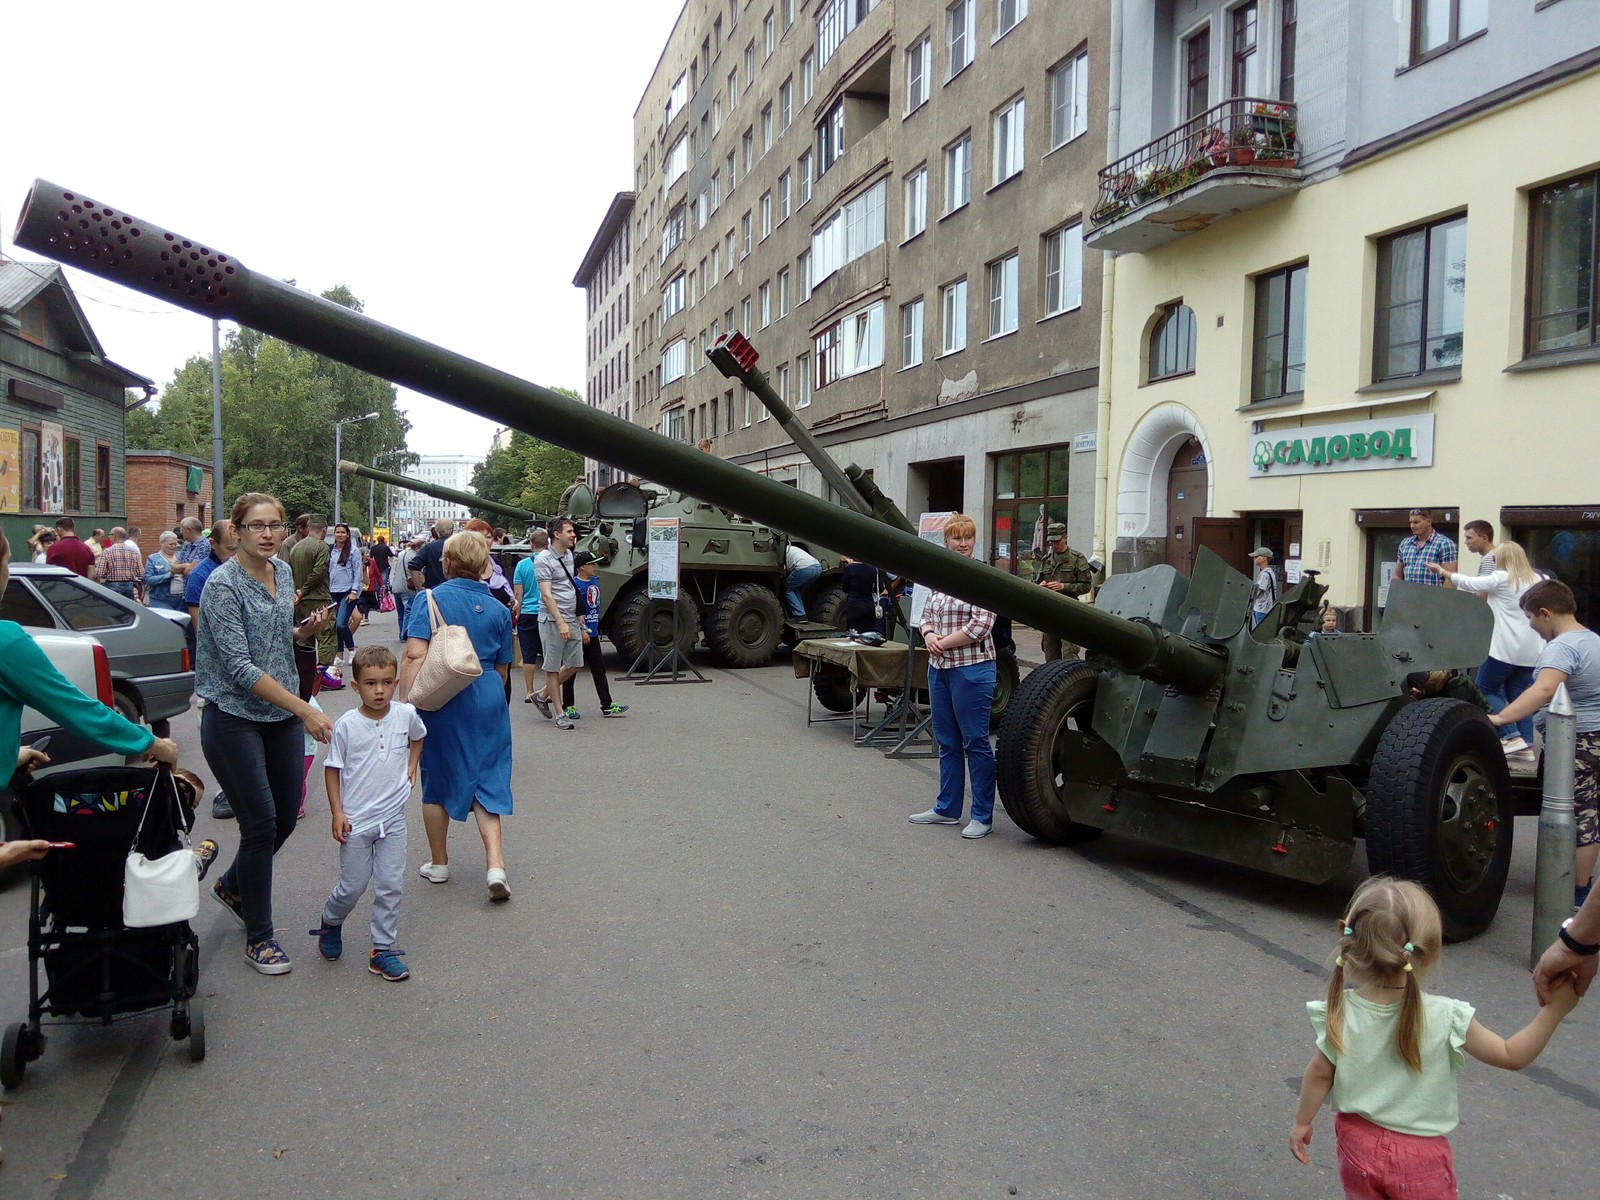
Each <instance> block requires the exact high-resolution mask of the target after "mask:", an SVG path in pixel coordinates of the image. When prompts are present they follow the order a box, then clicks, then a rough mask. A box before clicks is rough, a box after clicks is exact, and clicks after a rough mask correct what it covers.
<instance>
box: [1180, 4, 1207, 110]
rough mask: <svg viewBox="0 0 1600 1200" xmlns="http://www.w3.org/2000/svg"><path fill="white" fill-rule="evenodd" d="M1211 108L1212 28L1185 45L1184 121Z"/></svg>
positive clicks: (1191, 36) (1188, 39)
mask: <svg viewBox="0 0 1600 1200" xmlns="http://www.w3.org/2000/svg"><path fill="white" fill-rule="evenodd" d="M1210 107H1211V27H1210V26H1209V25H1207V26H1206V27H1205V28H1203V29H1201V30H1200V31H1199V32H1197V33H1194V34H1191V35H1190V36H1189V37H1188V38H1186V39H1185V40H1184V43H1183V119H1184V120H1185V121H1188V120H1192V119H1194V118H1195V117H1198V116H1199V115H1200V114H1201V113H1203V112H1205V110H1206V109H1208V108H1210Z"/></svg>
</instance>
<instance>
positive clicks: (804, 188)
mask: <svg viewBox="0 0 1600 1200" xmlns="http://www.w3.org/2000/svg"><path fill="white" fill-rule="evenodd" d="M795 169H796V170H798V171H799V172H800V204H801V205H802V206H804V205H805V202H806V201H807V200H809V199H811V151H809V150H807V151H806V152H805V153H804V154H802V155H801V156H800V161H799V162H798V163H797V164H796V166H795Z"/></svg>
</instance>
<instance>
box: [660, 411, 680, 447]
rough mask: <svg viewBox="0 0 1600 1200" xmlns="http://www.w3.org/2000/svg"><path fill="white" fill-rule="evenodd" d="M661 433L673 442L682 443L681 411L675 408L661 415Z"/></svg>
mask: <svg viewBox="0 0 1600 1200" xmlns="http://www.w3.org/2000/svg"><path fill="white" fill-rule="evenodd" d="M661 433H662V436H663V437H669V438H671V439H672V440H673V441H675V442H681V441H683V409H681V408H675V409H673V410H672V411H671V412H668V413H662V414H661Z"/></svg>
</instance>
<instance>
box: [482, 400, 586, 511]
mask: <svg viewBox="0 0 1600 1200" xmlns="http://www.w3.org/2000/svg"><path fill="white" fill-rule="evenodd" d="M555 390H556V391H558V392H560V393H561V394H562V395H563V396H569V397H571V398H572V399H573V400H575V401H577V402H578V403H580V404H581V403H582V402H583V399H582V397H581V396H579V395H578V393H577V392H574V391H572V390H571V389H569V388H556V389H555ZM582 474H583V455H581V454H574V453H573V452H572V451H571V450H563V449H562V448H561V447H560V446H555V445H552V444H551V443H549V442H546V441H542V440H540V439H539V438H536V437H533V436H532V435H530V434H526V433H523V432H522V431H521V430H514V431H513V432H512V434H511V440H510V442H509V443H508V444H507V445H505V446H497V447H495V448H493V449H491V450H490V451H489V456H488V457H487V458H485V459H484V460H483V462H482V463H481V464H479V466H478V468H477V470H475V471H473V473H472V490H473V491H474V492H475V493H477V494H478V495H479V496H481V497H483V498H484V499H485V500H495V501H498V502H500V503H502V504H511V505H514V506H516V507H517V508H528V509H532V510H533V511H534V512H536V513H541V514H552V515H553V514H554V513H555V511H556V508H557V505H558V504H559V503H560V501H561V493H562V492H564V491H566V489H567V485H568V484H570V483H571V482H572V481H573V480H574V479H577V478H579V477H580V476H581V475H582ZM479 515H482V516H483V517H484V518H485V519H486V520H490V521H493V520H495V519H496V518H495V516H494V514H492V513H488V512H484V513H482V514H479Z"/></svg>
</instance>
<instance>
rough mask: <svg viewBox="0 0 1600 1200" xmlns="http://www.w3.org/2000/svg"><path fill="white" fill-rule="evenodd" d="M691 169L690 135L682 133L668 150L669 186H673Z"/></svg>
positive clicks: (667, 169)
mask: <svg viewBox="0 0 1600 1200" xmlns="http://www.w3.org/2000/svg"><path fill="white" fill-rule="evenodd" d="M688 169H689V135H688V134H686V133H685V134H681V135H680V136H679V138H678V140H677V141H675V142H673V143H672V149H670V150H668V151H667V161H666V171H667V186H668V187H671V186H672V185H673V184H675V183H677V182H678V180H680V179H682V178H683V176H684V172H686V171H687V170H688Z"/></svg>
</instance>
